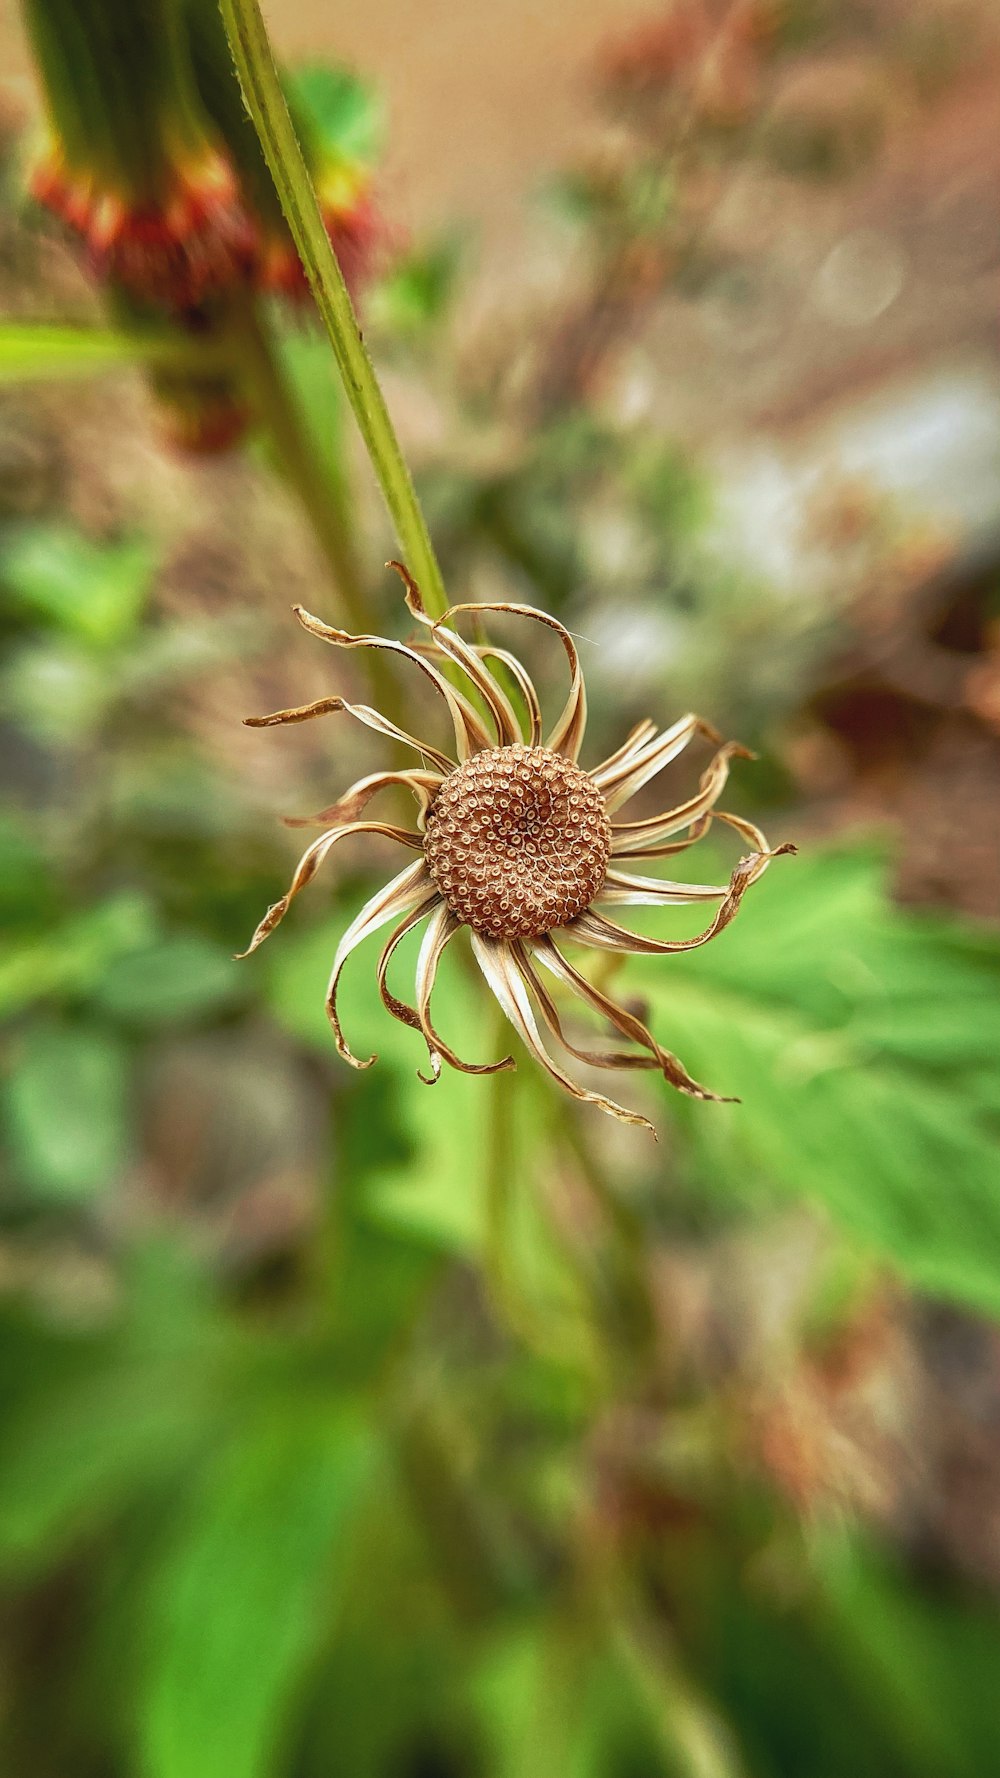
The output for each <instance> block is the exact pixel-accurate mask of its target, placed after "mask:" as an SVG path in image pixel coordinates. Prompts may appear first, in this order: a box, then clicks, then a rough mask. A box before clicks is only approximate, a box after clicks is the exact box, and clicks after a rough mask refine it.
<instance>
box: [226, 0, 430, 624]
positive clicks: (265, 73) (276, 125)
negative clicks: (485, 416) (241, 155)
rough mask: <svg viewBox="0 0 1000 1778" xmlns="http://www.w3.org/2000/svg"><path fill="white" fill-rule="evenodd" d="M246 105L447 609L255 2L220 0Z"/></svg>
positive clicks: (424, 567)
mask: <svg viewBox="0 0 1000 1778" xmlns="http://www.w3.org/2000/svg"><path fill="white" fill-rule="evenodd" d="M219 4H220V6H221V9H222V17H223V21H224V23H225V27H226V33H227V35H228V38H229V47H230V49H231V50H232V54H233V60H234V62H235V64H236V72H237V74H238V76H239V82H240V86H241V87H242V89H243V97H244V100H245V101H246V106H247V110H248V111H249V113H250V116H251V118H252V119H253V122H254V127H255V129H256V131H257V134H258V136H259V138H260V145H261V148H262V149H263V152H264V156H265V158H266V160H267V164H268V167H269V168H270V171H271V177H272V179H273V180H274V184H275V189H276V190H277V193H278V197H279V199H280V202H281V208H282V210H283V212H284V215H285V220H286V222H287V223H288V227H289V229H290V231H291V234H292V238H293V240H294V242H295V245H296V247H297V249H298V252H299V256H300V258H301V260H302V264H303V267H304V268H305V272H306V276H307V277H308V279H309V283H310V286H311V288H312V293H313V296H314V297H315V299H316V306H317V308H318V310H319V313H320V317H321V319H322V321H323V325H324V327H325V328H326V331H327V333H328V335H329V337H330V343H331V345H332V347H333V351H334V356H335V357H336V360H337V364H338V366H339V368H340V374H341V377H342V378H343V382H344V389H345V391H346V394H347V399H348V401H349V402H350V404H351V408H352V409H353V412H354V417H355V419H356V420H357V423H358V426H359V428H360V431H361V436H362V438H363V439H364V442H365V447H366V449H367V451H368V455H369V457H370V458H371V462H372V467H373V469H374V471H375V474H376V477H377V478H378V483H379V487H380V488H381V490H382V494H383V497H384V499H385V503H386V506H387V507H388V509H389V514H390V517H391V518H392V522H393V525H394V526H395V530H396V535H397V537H398V538H399V545H400V549H401V551H402V554H403V558H404V560H405V561H406V564H407V566H408V568H409V570H410V572H411V574H413V576H414V577H415V579H416V580H417V582H418V584H419V586H420V589H421V592H422V594H423V598H424V602H425V604H426V606H427V609H428V611H429V612H431V614H432V615H433V616H434V617H440V616H441V614H442V613H443V612H444V610H445V609H446V607H447V603H448V601H447V597H446V594H445V590H444V582H443V580H442V578H441V570H440V568H439V566H438V562H437V557H436V556H435V554H434V546H433V544H432V543H431V539H430V534H429V532H428V530H427V525H426V522H425V519H424V515H423V513H422V511H421V509H420V502H419V501H418V499H417V495H416V490H415V488H414V486H413V481H412V478H411V476H410V472H409V470H408V468H407V466H406V463H405V461H404V458H403V453H402V451H401V449H400V445H399V440H398V438H397V437H396V432H395V428H394V427H393V424H392V420H391V419H390V417H389V410H388V408H387V407H386V404H385V398H384V396H383V394H382V390H381V388H380V387H379V382H378V378H377V377H376V375H375V370H374V366H373V365H372V361H371V359H370V357H369V356H368V351H367V349H366V347H365V343H364V340H363V339H362V336H361V330H360V328H359V326H358V320H357V316H356V315H355V313H354V307H353V304H352V302H351V298H350V296H349V294H348V290H347V285H346V284H345V283H344V277H343V273H342V272H341V269H340V266H339V265H338V263H337V257H336V254H335V253H334V251H333V248H332V247H331V245H330V242H329V239H328V237H327V232H326V228H325V226H324V223H323V218H322V216H321V215H320V210H319V205H318V203H317V201H316V193H315V190H314V188H313V184H312V180H311V179H310V177H309V173H308V170H307V168H306V164H305V160H304V159H303V155H302V149H301V148H300V146H299V141H298V137H297V136H296V134H295V128H294V125H293V123H292V120H291V117H290V116H289V112H288V106H287V105H286V103H285V96H284V93H283V92H282V90H281V82H280V80H279V78H278V70H277V68H276V67H275V63H274V56H273V54H272V52H271V45H270V43H269V42H268V37H267V29H266V27H265V25H264V20H263V17H262V15H261V10H260V6H259V5H258V3H257V0H219Z"/></svg>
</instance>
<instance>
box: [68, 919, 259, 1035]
mask: <svg viewBox="0 0 1000 1778" xmlns="http://www.w3.org/2000/svg"><path fill="white" fill-rule="evenodd" d="M246 988H247V982H246V978H245V976H241V974H240V972H239V970H238V969H237V966H236V964H235V963H234V962H233V959H232V957H231V956H230V955H229V953H228V952H226V951H224V950H223V948H222V946H221V945H216V944H213V943H212V942H211V941H210V940H209V939H207V938H203V937H202V936H201V935H200V934H198V933H194V932H191V933H178V934H176V935H175V936H173V937H170V938H164V939H161V940H159V941H158V942H156V943H153V944H150V945H145V946H143V947H141V948H140V949H137V950H131V951H127V952H125V953H124V954H123V955H121V956H119V957H117V958H115V959H114V960H112V961H111V962H110V963H109V965H108V967H107V968H106V969H105V970H104V971H103V972H102V973H101V976H100V978H99V980H98V981H97V982H96V983H95V986H94V989H93V992H92V994H91V996H90V998H91V1001H92V1003H93V1004H94V1005H95V1006H97V1007H98V1008H99V1009H100V1010H101V1011H102V1012H106V1013H111V1014H113V1015H114V1016H115V1017H116V1018H120V1019H125V1020H128V1021H130V1022H132V1023H135V1024H137V1025H140V1026H148V1025H175V1024H182V1023H184V1022H186V1021H189V1020H192V1019H198V1018H201V1017H203V1016H204V1015H205V1014H206V1013H210V1012H215V1011H217V1010H218V1009H219V1008H220V1007H225V1006H229V1005H231V1004H232V1003H233V1002H234V1001H236V1000H239V999H241V998H242V997H243V995H244V994H245V992H246Z"/></svg>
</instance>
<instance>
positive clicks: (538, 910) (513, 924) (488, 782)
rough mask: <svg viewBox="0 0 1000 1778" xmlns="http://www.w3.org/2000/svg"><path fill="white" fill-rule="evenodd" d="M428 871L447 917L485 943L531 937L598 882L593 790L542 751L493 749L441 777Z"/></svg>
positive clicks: (598, 809)
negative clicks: (452, 916)
mask: <svg viewBox="0 0 1000 1778" xmlns="http://www.w3.org/2000/svg"><path fill="white" fill-rule="evenodd" d="M424 851H425V855H426V858H427V868H428V870H429V871H430V874H431V876H432V877H433V879H434V881H435V883H436V884H437V886H438V888H439V889H440V891H441V894H442V896H443V897H444V899H445V901H446V902H447V904H448V906H449V907H450V908H451V911H452V913H454V914H456V915H457V916H458V918H459V919H460V920H461V921H463V922H464V924H465V925H466V926H471V927H472V928H473V930H474V931H475V932H481V933H484V934H485V935H486V936H487V937H489V938H508V939H512V938H537V937H539V936H540V935H541V934H542V933H544V932H551V931H552V930H553V928H554V927H556V926H563V925H565V923H566V922H567V920H574V919H575V918H576V916H577V914H582V913H583V910H584V909H585V908H586V907H588V906H589V905H590V903H591V901H592V900H593V898H594V896H595V895H596V894H597V892H598V890H599V889H600V887H601V884H602V883H603V881H604V877H605V873H606V871H607V868H608V860H609V858H610V856H611V823H610V822H609V820H608V816H607V813H606V810H605V807H604V798H603V797H602V795H601V793H600V791H599V790H598V788H597V785H596V784H595V783H594V781H593V779H592V778H589V777H588V776H587V774H586V772H582V771H581V770H580V768H579V766H576V765H574V764H573V763H572V761H570V760H568V759H563V758H562V756H561V755H560V754H558V753H551V752H550V751H549V749H548V748H547V747H521V746H517V747H494V748H490V749H489V750H488V751H486V752H483V753H477V754H475V755H474V756H473V758H472V759H470V760H469V761H468V762H467V764H466V765H464V766H460V767H459V769H458V771H456V772H452V773H451V775H450V777H448V778H446V779H445V781H444V783H443V784H442V786H441V789H440V790H439V791H438V793H437V796H436V797H435V799H434V803H433V806H432V808H431V810H430V813H429V815H428V817H427V834H426V839H425V843H424Z"/></svg>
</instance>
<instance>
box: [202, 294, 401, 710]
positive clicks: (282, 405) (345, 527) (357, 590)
mask: <svg viewBox="0 0 1000 1778" xmlns="http://www.w3.org/2000/svg"><path fill="white" fill-rule="evenodd" d="M232 330H233V338H234V344H235V346H236V349H237V353H238V357H239V360H240V362H241V364H242V366H243V368H244V372H245V375H246V378H247V381H248V383H249V386H250V391H251V395H252V398H253V402H254V405H255V407H256V409H257V412H258V414H259V416H260V418H261V420H262V421H263V423H264V425H265V427H266V428H267V430H268V432H269V433H270V435H271V439H272V441H273V444H274V448H275V451H276V453H277V456H278V459H279V462H280V465H281V468H282V469H283V471H284V473H285V477H286V479H287V481H288V482H289V484H290V485H291V487H292V488H293V489H294V491H295V493H296V494H297V496H298V498H299V501H300V503H301V505H302V508H303V510H304V512H305V514H306V517H307V519H308V520H309V524H310V527H311V529H312V532H313V536H314V537H315V539H316V542H317V544H318V546H319V548H320V550H321V552H322V554H323V556H324V559H325V560H326V563H327V566H328V567H329V569H330V573H331V575H332V577H333V582H334V585H335V587H336V589H337V592H338V594H339V596H340V602H341V605H342V606H343V613H344V616H345V617H346V619H347V622H348V624H349V625H350V627H351V629H352V630H354V631H355V632H364V631H366V630H369V629H370V628H371V627H372V624H371V619H370V615H369V612H368V599H367V594H366V590H365V584H364V580H363V578H362V575H361V570H360V566H359V563H358V556H357V551H356V549H355V547H354V539H353V534H352V515H351V505H350V494H349V490H348V486H347V480H346V477H345V476H344V474H343V472H342V470H338V469H335V468H334V467H333V466H332V465H330V464H329V463H327V462H324V460H323V457H322V456H321V454H320V452H319V451H318V450H317V449H316V446H315V444H314V441H313V440H312V438H311V437H310V434H309V428H308V424H307V422H306V420H305V418H304V416H303V414H302V410H301V407H300V404H299V401H298V399H297V397H296V395H295V391H294V390H293V388H292V387H291V384H290V383H289V380H288V377H287V375H286V372H285V369H284V367H283V365H282V363H281V360H280V358H279V355H278V352H277V349H276V346H275V343H274V340H273V338H272V336H271V332H270V329H269V327H268V325H267V323H266V322H265V321H264V320H263V319H262V318H261V314H260V310H259V308H258V307H257V306H256V305H253V304H247V305H246V306H245V307H244V308H242V309H240V310H239V311H238V312H237V314H236V316H235V317H234V320H233V322H232ZM365 664H366V667H367V670H368V674H369V677H370V680H371V685H372V693H373V696H374V698H375V701H376V703H377V704H378V705H379V706H380V708H381V709H382V710H384V711H385V713H386V715H387V716H390V717H391V718H392V719H393V720H394V721H397V722H403V715H404V713H403V711H402V709H401V700H400V696H399V692H398V690H397V687H396V684H395V682H394V680H393V678H392V675H391V673H390V672H389V671H388V669H387V664H386V661H385V659H384V657H383V656H382V655H380V654H379V653H377V652H376V651H375V650H369V651H368V652H367V658H366V663H365ZM404 726H405V724H404Z"/></svg>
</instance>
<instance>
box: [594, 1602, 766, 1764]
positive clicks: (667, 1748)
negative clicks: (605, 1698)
mask: <svg viewBox="0 0 1000 1778" xmlns="http://www.w3.org/2000/svg"><path fill="white" fill-rule="evenodd" d="M598 1599H599V1601H600V1605H599V1608H601V1607H603V1610H604V1611H605V1612H606V1614H607V1619H608V1628H609V1631H610V1634H611V1639H612V1642H613V1644H614V1646H615V1648H616V1649H617V1651H618V1655H619V1657H620V1659H621V1661H622V1664H623V1665H624V1667H625V1668H626V1670H627V1671H628V1672H629V1674H630V1675H631V1677H632V1681H633V1683H634V1685H635V1687H636V1690H637V1691H638V1693H639V1695H640V1696H641V1697H643V1698H644V1699H645V1701H646V1704H647V1706H648V1709H649V1712H650V1717H651V1720H652V1722H653V1724H654V1726H655V1728H656V1731H657V1734H658V1736H659V1740H660V1745H661V1747H662V1749H663V1753H664V1756H665V1757H666V1759H667V1760H668V1761H669V1764H670V1768H671V1770H673V1771H674V1772H676V1773H677V1774H678V1778H745V1775H746V1766H745V1765H744V1763H743V1760H742V1758H741V1757H740V1754H739V1751H738V1749H737V1747H736V1745H735V1743H734V1741H733V1738H732V1735H731V1733H730V1731H729V1729H728V1727H727V1725H726V1724H725V1722H724V1721H723V1720H722V1719H721V1718H720V1717H719V1716H718V1714H717V1712H716V1710H715V1707H714V1705H713V1704H712V1702H711V1701H710V1700H709V1699H707V1698H704V1697H703V1696H702V1695H701V1693H700V1692H699V1690H698V1688H697V1686H696V1685H695V1684H694V1683H693V1682H692V1681H691V1679H690V1678H689V1677H688V1675H687V1674H686V1673H685V1671H684V1669H683V1667H682V1665H681V1663H680V1661H679V1660H678V1657H677V1654H676V1651H675V1649H674V1648H673V1646H672V1643H671V1641H670V1638H669V1632H668V1631H667V1630H666V1628H665V1627H664V1626H662V1625H661V1624H659V1623H658V1622H656V1621H654V1619H653V1618H652V1616H651V1615H650V1614H649V1613H648V1612H647V1611H646V1610H645V1609H644V1608H643V1606H642V1604H641V1603H640V1601H639V1600H638V1599H637V1598H636V1597H635V1596H634V1582H632V1581H631V1580H629V1579H627V1578H626V1577H625V1575H624V1573H622V1572H619V1573H618V1574H616V1575H615V1574H611V1573H609V1574H606V1575H605V1576H604V1578H603V1580H602V1581H600V1582H599V1583H598Z"/></svg>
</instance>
